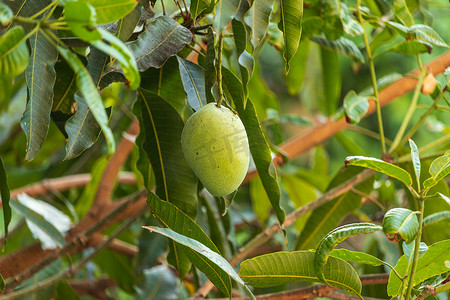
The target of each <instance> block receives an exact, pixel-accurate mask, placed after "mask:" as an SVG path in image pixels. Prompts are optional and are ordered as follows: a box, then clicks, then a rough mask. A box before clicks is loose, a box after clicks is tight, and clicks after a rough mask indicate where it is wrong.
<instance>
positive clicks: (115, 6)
mask: <svg viewBox="0 0 450 300" xmlns="http://www.w3.org/2000/svg"><path fill="white" fill-rule="evenodd" d="M82 1H83V2H86V3H89V4H90V5H92V7H94V8H95V12H96V14H97V24H106V23H111V22H114V21H117V20H119V19H121V18H123V17H125V16H126V15H127V14H128V13H130V12H131V11H132V10H133V8H134V7H135V6H136V5H137V4H138V2H139V1H136V0H82ZM67 3H70V2H67ZM66 5H67V4H66Z"/></svg>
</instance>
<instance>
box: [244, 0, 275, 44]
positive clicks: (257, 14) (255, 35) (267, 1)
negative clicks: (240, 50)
mask: <svg viewBox="0 0 450 300" xmlns="http://www.w3.org/2000/svg"><path fill="white" fill-rule="evenodd" d="M272 9H273V0H254V1H253V4H252V6H251V7H250V10H249V11H248V12H247V13H246V14H245V24H247V26H249V27H250V28H251V39H250V41H251V43H252V45H253V48H256V47H258V46H259V44H260V43H261V41H262V39H263V38H264V36H265V35H266V32H267V27H268V26H269V17H270V14H271V13H272Z"/></svg>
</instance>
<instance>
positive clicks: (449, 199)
mask: <svg viewBox="0 0 450 300" xmlns="http://www.w3.org/2000/svg"><path fill="white" fill-rule="evenodd" d="M438 195H439V196H441V198H442V199H444V200H445V202H447V204H448V205H450V198H449V197H447V196H445V195H444V194H442V193H438Z"/></svg>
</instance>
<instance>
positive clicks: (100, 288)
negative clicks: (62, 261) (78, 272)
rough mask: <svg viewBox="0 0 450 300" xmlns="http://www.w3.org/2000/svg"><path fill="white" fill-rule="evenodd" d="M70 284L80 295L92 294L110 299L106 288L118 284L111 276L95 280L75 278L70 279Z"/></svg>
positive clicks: (103, 298) (96, 297)
mask: <svg viewBox="0 0 450 300" xmlns="http://www.w3.org/2000/svg"><path fill="white" fill-rule="evenodd" d="M69 284H70V285H71V286H72V288H73V289H74V290H75V292H76V293H77V295H79V296H91V297H94V298H95V299H100V300H110V299H112V298H110V297H109V296H108V295H107V294H106V290H107V289H109V288H113V287H116V286H117V282H115V281H114V280H112V279H111V278H107V277H106V278H105V277H102V278H96V279H95V280H94V281H90V280H81V279H75V280H70V281H69Z"/></svg>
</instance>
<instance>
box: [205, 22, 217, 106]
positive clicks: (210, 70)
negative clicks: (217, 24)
mask: <svg viewBox="0 0 450 300" xmlns="http://www.w3.org/2000/svg"><path fill="white" fill-rule="evenodd" d="M215 59H216V49H215V48H214V33H213V31H212V29H211V27H210V28H208V44H207V45H206V58H205V93H206V101H207V102H208V103H211V102H215V99H214V96H213V94H212V92H211V89H212V88H213V86H214V84H215V83H216V67H215V65H214V61H215Z"/></svg>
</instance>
